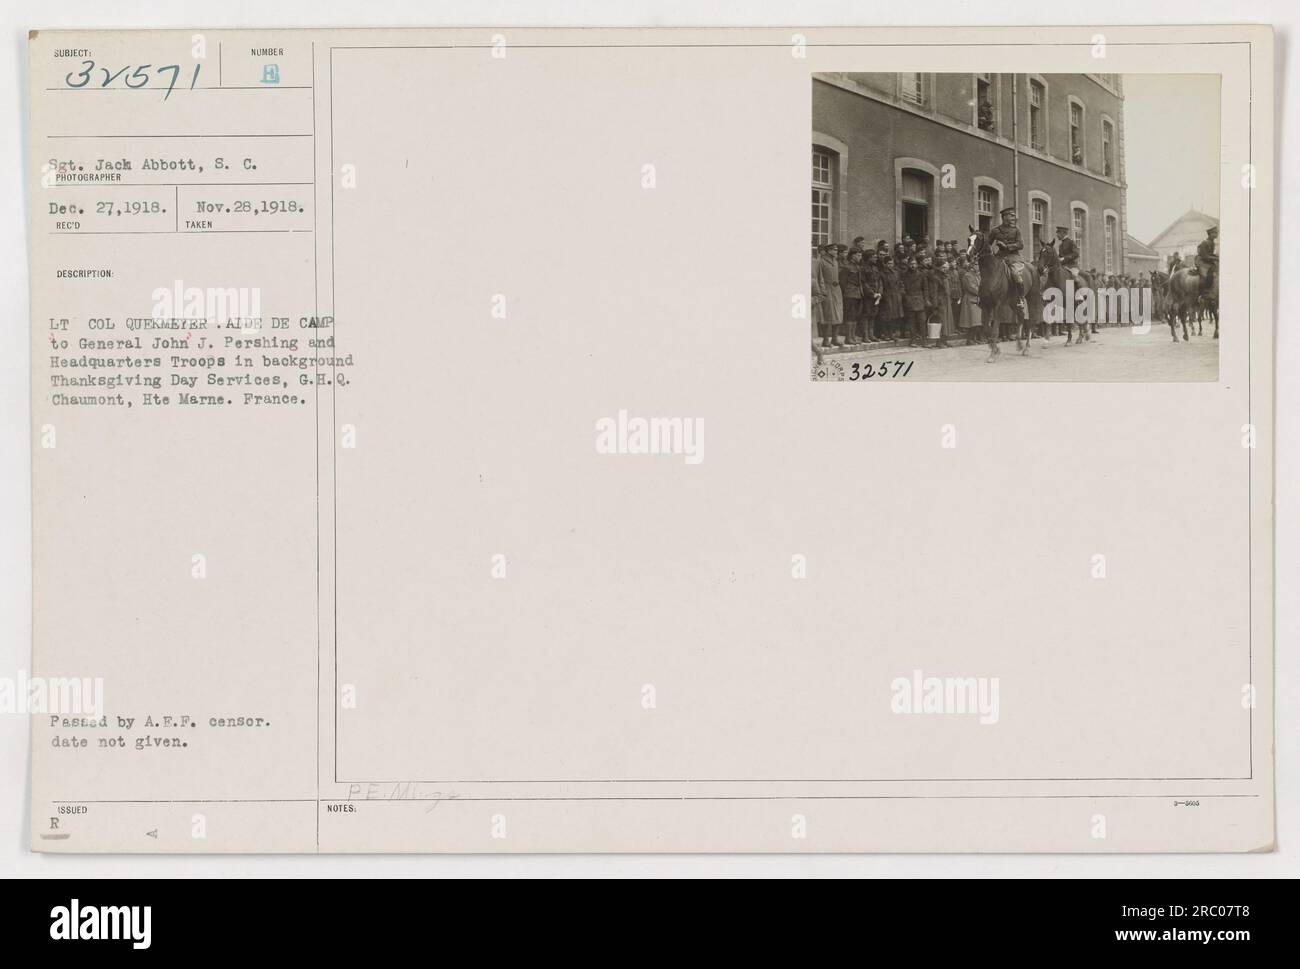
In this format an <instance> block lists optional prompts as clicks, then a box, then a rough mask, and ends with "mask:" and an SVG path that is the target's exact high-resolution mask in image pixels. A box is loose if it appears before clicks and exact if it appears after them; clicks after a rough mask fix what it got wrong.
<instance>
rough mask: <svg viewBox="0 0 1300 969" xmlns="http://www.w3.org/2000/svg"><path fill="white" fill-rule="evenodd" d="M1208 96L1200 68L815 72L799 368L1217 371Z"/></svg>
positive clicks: (968, 372)
mask: <svg viewBox="0 0 1300 969" xmlns="http://www.w3.org/2000/svg"><path fill="white" fill-rule="evenodd" d="M1219 103H1220V78H1219V76H1218V75H1215V74H1052V73H1041V74H1037V73H1017V74H1000V73H994V72H989V73H975V74H965V73H963V74H957V73H815V74H813V76H812V127H813V130H812V171H811V177H812V185H811V223H810V227H811V261H812V274H811V284H810V285H811V288H810V295H809V310H810V313H809V316H810V318H811V321H812V328H811V338H812V363H813V368H812V377H813V379H814V380H872V379H880V380H889V379H908V380H954V381H965V380H1030V381H1067V380H1074V381H1150V382H1162V381H1201V380H1209V381H1213V380H1217V379H1218V375H1219V354H1218V343H1217V341H1218V339H1219V326H1220V307H1219V279H1218V261H1219V248H1220V245H1221V243H1222V240H1221V239H1220V235H1219V192H1220V170H1219V168H1220V166H1219V156H1220V151H1219V144H1220V118H1219V113H1220V109H1219ZM1229 241H1230V240H1229ZM1226 315H1227V316H1228V317H1229V319H1228V321H1227V323H1226V325H1227V326H1229V327H1230V326H1232V313H1231V308H1230V307H1229V308H1228V312H1227V314H1226ZM928 351H943V352H939V353H931V352H928ZM1012 357H1017V358H1018V359H1016V360H1012V359H1011V358H1012Z"/></svg>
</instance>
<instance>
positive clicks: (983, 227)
mask: <svg viewBox="0 0 1300 969" xmlns="http://www.w3.org/2000/svg"><path fill="white" fill-rule="evenodd" d="M997 210H998V190H997V189H995V188H990V187H989V186H987V185H981V186H980V187H979V191H978V192H977V193H976V195H975V217H976V219H978V220H979V227H980V231H981V232H988V231H989V230H990V229H992V228H993V213H994V212H996V211H997Z"/></svg>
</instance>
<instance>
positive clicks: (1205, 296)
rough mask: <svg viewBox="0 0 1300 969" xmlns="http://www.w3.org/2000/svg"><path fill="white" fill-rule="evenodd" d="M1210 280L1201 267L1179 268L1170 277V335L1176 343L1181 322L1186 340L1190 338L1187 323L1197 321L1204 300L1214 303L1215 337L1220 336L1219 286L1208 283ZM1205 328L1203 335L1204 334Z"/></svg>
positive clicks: (1202, 331)
mask: <svg viewBox="0 0 1300 969" xmlns="http://www.w3.org/2000/svg"><path fill="white" fill-rule="evenodd" d="M1208 283H1209V280H1208V279H1207V278H1206V277H1205V275H1203V274H1202V273H1201V271H1200V270H1199V269H1179V270H1178V271H1177V272H1175V273H1173V274H1171V275H1170V277H1169V299H1168V304H1169V335H1170V337H1172V338H1173V341H1174V342H1175V343H1177V342H1178V331H1177V329H1176V327H1177V325H1178V324H1179V323H1181V324H1182V326H1183V340H1184V342H1185V341H1187V340H1188V339H1190V337H1189V336H1188V334H1187V323H1188V321H1189V320H1190V321H1191V322H1193V323H1194V322H1196V320H1195V314H1196V310H1197V309H1198V308H1199V307H1200V305H1201V303H1202V301H1203V300H1204V301H1205V302H1207V303H1212V304H1213V306H1214V310H1213V313H1214V338H1215V339H1216V340H1217V339H1218V337H1219V313H1218V306H1219V298H1218V297H1219V294H1218V291H1217V287H1212V286H1210V285H1208ZM1204 332H1205V331H1204V328H1202V330H1201V335H1204Z"/></svg>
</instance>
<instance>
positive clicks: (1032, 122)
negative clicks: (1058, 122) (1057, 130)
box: [1029, 80, 1047, 151]
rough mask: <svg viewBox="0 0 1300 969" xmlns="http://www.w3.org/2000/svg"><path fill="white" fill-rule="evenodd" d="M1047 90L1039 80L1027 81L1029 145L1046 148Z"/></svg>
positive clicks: (1038, 148)
mask: <svg viewBox="0 0 1300 969" xmlns="http://www.w3.org/2000/svg"><path fill="white" fill-rule="evenodd" d="M1046 104H1047V92H1046V90H1045V89H1044V88H1043V85H1042V83H1041V82H1039V81H1034V80H1030V82H1029V147H1030V148H1035V149H1037V150H1038V151H1046V150H1047V138H1046V133H1047V124H1046V118H1045V106H1046Z"/></svg>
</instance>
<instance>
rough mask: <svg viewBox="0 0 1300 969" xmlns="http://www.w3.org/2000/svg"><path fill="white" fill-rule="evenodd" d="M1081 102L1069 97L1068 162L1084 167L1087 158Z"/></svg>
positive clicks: (1084, 117) (1084, 118)
mask: <svg viewBox="0 0 1300 969" xmlns="http://www.w3.org/2000/svg"><path fill="white" fill-rule="evenodd" d="M1086 120H1087V119H1086V116H1085V112H1084V107H1083V102H1082V101H1080V100H1079V99H1078V98H1076V97H1074V96H1073V95H1071V96H1070V161H1071V162H1072V163H1073V164H1075V165H1079V166H1083V165H1086V164H1087V162H1088V156H1087V139H1086V137H1085V132H1086V129H1085V128H1084V123H1085V121H1086Z"/></svg>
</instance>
